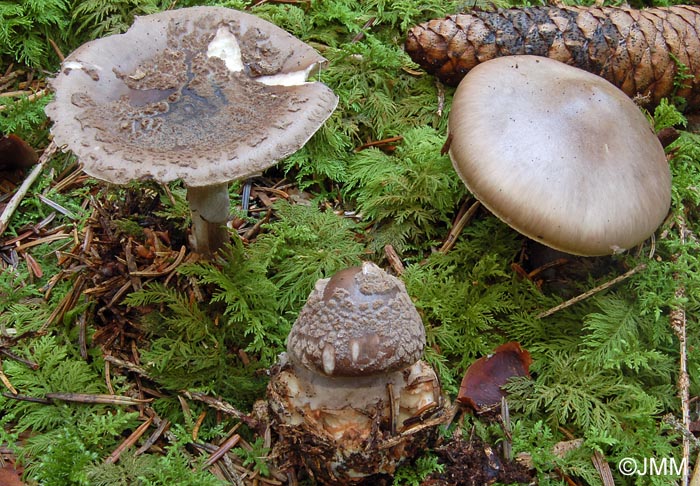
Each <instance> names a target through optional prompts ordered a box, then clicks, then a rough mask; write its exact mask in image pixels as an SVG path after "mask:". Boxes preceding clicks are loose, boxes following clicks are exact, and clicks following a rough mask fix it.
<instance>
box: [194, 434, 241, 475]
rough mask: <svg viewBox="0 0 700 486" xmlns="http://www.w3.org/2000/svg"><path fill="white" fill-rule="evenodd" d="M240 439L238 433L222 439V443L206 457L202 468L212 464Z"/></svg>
mask: <svg viewBox="0 0 700 486" xmlns="http://www.w3.org/2000/svg"><path fill="white" fill-rule="evenodd" d="M240 440H241V436H240V435H238V434H233V435H232V436H231V437H229V438H228V439H226V441H224V443H223V444H221V445H220V446H219V448H218V449H217V450H216V452H214V453H213V454H212V455H211V456H209V459H207V460H206V462H205V463H204V464H203V465H202V468H204V469H206V468H208V467H209V466H211V465H212V464H214V463H215V462H216V461H218V460H219V459H221V457H222V456H223V455H224V454H226V453H227V452H228V451H230V450H231V448H232V447H234V446H235V445H236V444H238V441H240Z"/></svg>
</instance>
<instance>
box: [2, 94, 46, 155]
mask: <svg viewBox="0 0 700 486" xmlns="http://www.w3.org/2000/svg"><path fill="white" fill-rule="evenodd" d="M47 94H49V90H48V89H46V88H44V89H41V90H39V91H37V92H36V93H34V94H30V95H29V96H27V98H26V100H27V101H36V100H38V99H39V98H43V97H44V96H46V95H47ZM10 106H12V105H11V104H9V105H0V112H3V111H5V110H7V109H8V108H9V107H10ZM51 143H53V142H51Z"/></svg>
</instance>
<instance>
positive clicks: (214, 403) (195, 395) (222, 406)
mask: <svg viewBox="0 0 700 486" xmlns="http://www.w3.org/2000/svg"><path fill="white" fill-rule="evenodd" d="M181 393H182V394H183V395H185V396H186V397H187V398H189V399H191V400H197V401H198V402H202V403H206V404H207V405H209V406H210V407H211V408H213V409H216V410H219V411H220V412H224V413H225V414H227V415H233V416H234V417H236V418H237V419H239V420H240V421H241V422H243V423H245V424H246V425H248V426H249V427H252V428H255V426H256V425H257V421H256V420H255V419H254V418H252V417H251V416H250V415H247V414H245V413H243V412H241V411H240V410H238V409H236V408H235V407H234V406H233V405H231V404H229V403H226V402H224V401H223V400H219V399H218V398H214V397H210V396H209V395H206V394H204V393H201V392H191V391H187V390H183V391H182V392H181Z"/></svg>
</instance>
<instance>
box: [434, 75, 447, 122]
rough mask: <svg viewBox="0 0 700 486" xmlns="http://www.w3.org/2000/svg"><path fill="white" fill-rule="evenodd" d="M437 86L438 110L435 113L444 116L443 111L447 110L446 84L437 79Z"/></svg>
mask: <svg viewBox="0 0 700 486" xmlns="http://www.w3.org/2000/svg"><path fill="white" fill-rule="evenodd" d="M435 87H436V88H437V110H436V111H435V113H436V114H437V116H439V117H442V112H443V111H445V85H444V84H442V83H441V82H440V81H435Z"/></svg>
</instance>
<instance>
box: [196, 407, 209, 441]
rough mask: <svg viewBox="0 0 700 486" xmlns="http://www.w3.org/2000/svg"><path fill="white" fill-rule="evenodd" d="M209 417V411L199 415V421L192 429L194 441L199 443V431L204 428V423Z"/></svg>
mask: <svg viewBox="0 0 700 486" xmlns="http://www.w3.org/2000/svg"><path fill="white" fill-rule="evenodd" d="M206 417H207V411H206V410H204V411H202V413H200V414H199V417H197V421H196V422H195V423H194V427H192V440H193V441H195V442H197V440H198V439H199V429H200V428H201V427H202V423H203V422H204V419H205V418H206Z"/></svg>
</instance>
